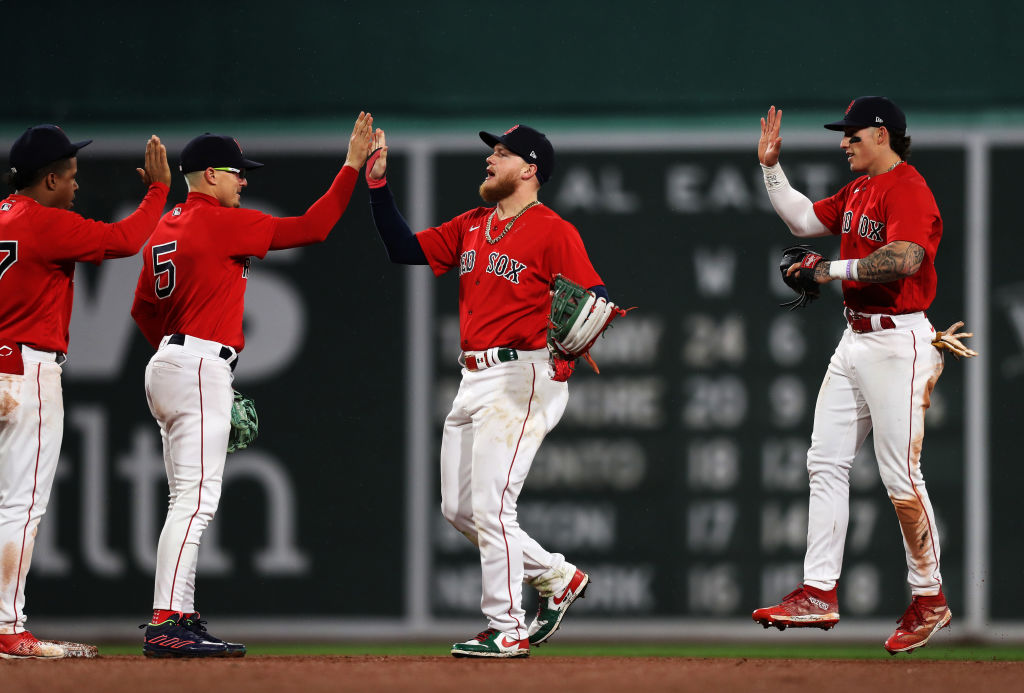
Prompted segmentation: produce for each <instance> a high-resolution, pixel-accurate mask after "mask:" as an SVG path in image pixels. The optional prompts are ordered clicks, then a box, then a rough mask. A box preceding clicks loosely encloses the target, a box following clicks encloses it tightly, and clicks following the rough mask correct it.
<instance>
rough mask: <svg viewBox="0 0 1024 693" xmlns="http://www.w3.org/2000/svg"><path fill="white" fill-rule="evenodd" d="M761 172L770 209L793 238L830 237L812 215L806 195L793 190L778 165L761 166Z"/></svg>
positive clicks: (826, 230)
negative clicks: (782, 222) (770, 204)
mask: <svg viewBox="0 0 1024 693" xmlns="http://www.w3.org/2000/svg"><path fill="white" fill-rule="evenodd" d="M761 171H762V172H763V173H764V187H765V188H767V190H768V199H770V200H771V202H772V207H774V208H775V212H776V213H777V214H778V215H779V216H780V217H781V218H782V220H783V221H784V222H786V226H788V227H789V230H790V232H792V234H793V235H794V236H798V237H800V238H813V237H815V236H828V235H830V233H831V232H830V231H829V230H828V229H827V228H825V225H824V224H822V223H821V221H819V220H818V215H817V214H815V213H814V204H813V203H812V202H811V201H810V200H809V199H807V196H806V195H804V194H803V193H801V192H798V191H797V190H794V189H793V186H791V185H790V184H789V180H788V179H787V178H786V174H785V173H783V172H782V166H781V165H780V164H775V165H774V166H765V165H764V164H761Z"/></svg>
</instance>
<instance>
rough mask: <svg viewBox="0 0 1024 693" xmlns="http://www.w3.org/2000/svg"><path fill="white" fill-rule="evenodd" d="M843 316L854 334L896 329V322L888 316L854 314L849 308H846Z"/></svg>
mask: <svg viewBox="0 0 1024 693" xmlns="http://www.w3.org/2000/svg"><path fill="white" fill-rule="evenodd" d="M843 314H844V315H845V316H846V322H848V323H850V329H851V330H853V331H854V332H878V331H879V330H892V329H895V328H896V322H895V321H894V320H893V319H892V318H891V317H889V316H888V315H879V314H877V313H874V314H868V313H856V312H854V311H852V310H850V309H849V308H846V309H845V310H844V311H843Z"/></svg>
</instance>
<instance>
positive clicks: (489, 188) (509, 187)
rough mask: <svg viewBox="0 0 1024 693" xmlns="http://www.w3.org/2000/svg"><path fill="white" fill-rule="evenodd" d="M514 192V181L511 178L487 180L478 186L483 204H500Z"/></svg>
mask: <svg viewBox="0 0 1024 693" xmlns="http://www.w3.org/2000/svg"><path fill="white" fill-rule="evenodd" d="M515 191H516V181H515V179H513V178H512V176H506V177H504V178H497V177H495V178H488V179H487V180H485V181H484V182H483V183H481V184H480V188H479V190H478V192H479V193H480V197H481V198H482V199H483V201H484V202H500V201H501V200H504V199H505V198H506V197H508V196H509V195H511V194H512V193H514V192H515Z"/></svg>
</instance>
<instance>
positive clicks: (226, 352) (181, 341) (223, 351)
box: [167, 332, 238, 370]
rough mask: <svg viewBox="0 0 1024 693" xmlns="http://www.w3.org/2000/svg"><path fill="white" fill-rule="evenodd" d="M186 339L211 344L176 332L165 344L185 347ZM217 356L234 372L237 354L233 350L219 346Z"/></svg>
mask: <svg viewBox="0 0 1024 693" xmlns="http://www.w3.org/2000/svg"><path fill="white" fill-rule="evenodd" d="M186 339H190V340H196V341H200V342H206V343H207V344H211V342H209V341H207V340H205V339H199V338H198V337H189V336H188V335H184V334H181V333H180V332H176V333H174V334H172V335H171V336H170V337H168V338H167V343H168V344H177V345H178V346H185V340H186ZM213 344H216V342H213ZM217 355H218V356H220V357H221V358H222V359H224V360H225V361H227V362H228V364H229V365H230V366H231V370H235V366H237V365H238V354H237V353H235V350H234V349H229V348H227V347H226V346H223V345H221V347H220V352H219V353H218V354H217Z"/></svg>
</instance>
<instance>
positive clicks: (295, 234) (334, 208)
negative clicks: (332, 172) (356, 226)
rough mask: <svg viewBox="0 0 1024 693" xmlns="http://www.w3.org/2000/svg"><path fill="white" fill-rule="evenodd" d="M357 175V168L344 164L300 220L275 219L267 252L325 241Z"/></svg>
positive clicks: (347, 199)
mask: <svg viewBox="0 0 1024 693" xmlns="http://www.w3.org/2000/svg"><path fill="white" fill-rule="evenodd" d="M358 176H359V171H357V170H356V169H354V168H352V167H351V166H347V165H346V166H342V167H341V170H340V171H338V175H337V176H335V177H334V182H333V183H331V187H330V188H328V190H327V192H326V193H324V195H323V197H321V198H320V199H319V200H317V201H316V202H314V203H313V206H311V207H310V208H309V209H307V210H306V213H305V214H303V215H302V216H301V217H285V218H283V219H278V220H277V229H276V230H275V231H274V237H273V239H272V240H271V241H270V249H271V250H282V249H284V248H298V247H299V246H303V245H311V244H313V243H320V242H322V241H324V240H326V239H327V236H328V235H329V234H330V233H331V229H333V228H334V225H335V224H337V223H338V220H339V219H341V215H342V214H344V213H345V208H346V207H348V201H349V199H351V197H352V191H353V190H354V189H355V187H356V179H357V178H358Z"/></svg>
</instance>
